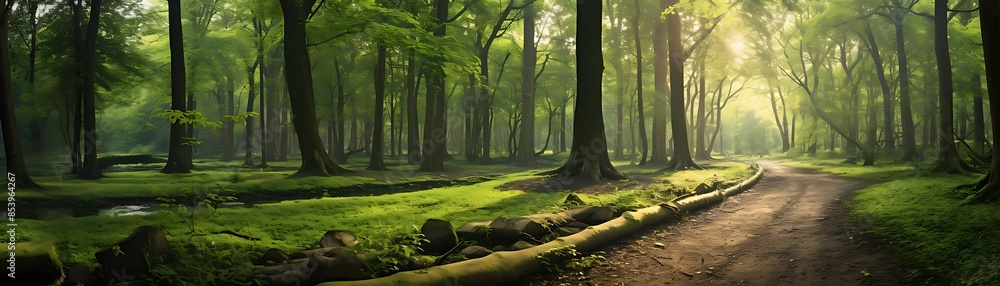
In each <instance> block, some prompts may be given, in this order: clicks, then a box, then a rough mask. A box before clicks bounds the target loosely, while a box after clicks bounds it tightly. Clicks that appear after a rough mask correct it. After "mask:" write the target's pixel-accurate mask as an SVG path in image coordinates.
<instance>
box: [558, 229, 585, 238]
mask: <svg viewBox="0 0 1000 286" xmlns="http://www.w3.org/2000/svg"><path fill="white" fill-rule="evenodd" d="M581 231H583V229H579V228H575V227H560V228H556V229H555V230H554V231H552V233H555V235H556V236H559V237H563V236H570V235H574V234H576V233H578V232H581Z"/></svg>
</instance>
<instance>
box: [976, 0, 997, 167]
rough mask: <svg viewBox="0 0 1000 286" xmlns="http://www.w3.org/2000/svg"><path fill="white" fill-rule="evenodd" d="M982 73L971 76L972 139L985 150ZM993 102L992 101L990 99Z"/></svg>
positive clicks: (981, 150)
mask: <svg viewBox="0 0 1000 286" xmlns="http://www.w3.org/2000/svg"><path fill="white" fill-rule="evenodd" d="M980 9H981V8H980ZM982 80H983V79H982V75H981V74H980V73H978V72H977V73H976V74H975V75H973V76H972V82H973V85H972V86H973V89H974V91H973V92H972V93H973V96H972V141H973V142H974V143H975V144H976V147H977V148H978V149H979V150H976V152H985V150H986V116H985V114H983V88H982V86H983V82H982ZM990 102H994V101H992V100H991V101H990Z"/></svg>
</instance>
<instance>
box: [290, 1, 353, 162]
mask: <svg viewBox="0 0 1000 286" xmlns="http://www.w3.org/2000/svg"><path fill="white" fill-rule="evenodd" d="M314 3H315V2H314V1H312V0H306V1H305V4H306V5H303V3H302V2H300V1H297V0H281V10H282V14H283V15H284V18H285V25H284V32H285V37H284V43H285V49H284V54H285V80H287V81H289V83H288V84H287V86H288V97H289V100H290V101H291V106H292V124H293V125H294V126H295V134H296V135H297V137H298V142H299V150H301V152H302V165H301V166H300V167H299V170H298V171H297V172H295V174H294V176H329V175H333V174H340V173H343V172H346V171H347V170H345V169H343V168H340V167H339V166H337V164H336V163H334V162H333V160H332V159H331V158H330V156H329V155H328V154H327V153H326V150H325V149H324V148H323V141H322V140H320V137H319V129H318V128H317V126H316V101H315V98H314V97H313V83H312V69H311V68H310V65H309V63H310V61H309V50H308V49H307V48H306V14H307V13H308V12H309V11H310V10H311V9H312V4H314Z"/></svg>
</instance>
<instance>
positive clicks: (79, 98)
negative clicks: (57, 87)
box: [69, 0, 84, 174]
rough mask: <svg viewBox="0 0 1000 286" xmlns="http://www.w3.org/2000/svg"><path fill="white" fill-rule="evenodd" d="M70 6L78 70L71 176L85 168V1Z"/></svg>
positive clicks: (71, 1)
mask: <svg viewBox="0 0 1000 286" xmlns="http://www.w3.org/2000/svg"><path fill="white" fill-rule="evenodd" d="M69 3H70V5H72V6H73V7H72V8H73V40H74V41H75V44H74V45H73V50H74V54H75V56H76V58H75V61H76V65H74V68H75V69H76V70H75V72H74V73H73V74H74V75H76V76H77V77H78V78H77V79H76V80H75V87H76V90H75V91H74V93H75V94H76V103H75V104H74V107H73V139H72V140H71V141H72V143H71V145H72V146H70V160H72V164H73V167H72V169H71V170H70V173H71V174H80V169H81V168H83V166H82V165H83V158H82V154H81V152H80V136H81V135H82V132H83V79H82V78H83V74H84V71H83V69H84V67H83V66H84V56H83V31H81V29H82V28H81V25H83V11H82V10H83V0H75V1H73V0H69Z"/></svg>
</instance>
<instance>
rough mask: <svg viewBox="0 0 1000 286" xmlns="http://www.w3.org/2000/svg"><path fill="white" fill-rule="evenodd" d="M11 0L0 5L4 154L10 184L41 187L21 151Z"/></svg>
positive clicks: (0, 116) (0, 118) (0, 100)
mask: <svg viewBox="0 0 1000 286" xmlns="http://www.w3.org/2000/svg"><path fill="white" fill-rule="evenodd" d="M7 1H12V0H7ZM7 1H4V2H3V7H2V8H0V83H2V85H0V110H3V112H2V114H0V130H2V131H3V140H4V142H3V143H4V144H3V147H4V154H7V159H6V163H7V180H8V187H10V188H11V193H13V188H14V186H16V187H17V188H21V189H40V188H41V187H40V186H39V185H38V184H36V183H35V181H34V180H32V179H31V176H29V175H28V168H27V166H26V165H25V164H24V153H22V151H21V136H20V134H18V131H17V116H15V115H14V112H15V108H14V87H13V83H12V81H11V71H10V66H11V64H10V40H9V39H10V37H9V25H10V23H9V20H10V14H11V11H9V10H8V9H11V8H12V7H13V5H11V4H9V3H7ZM95 163H96V162H95ZM11 184H13V185H11ZM11 199H13V197H11ZM11 219H13V218H11Z"/></svg>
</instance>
